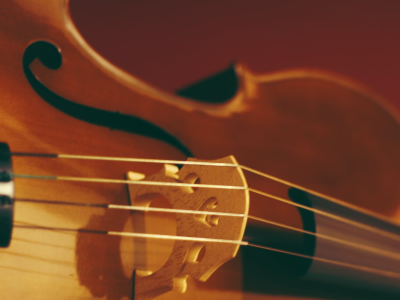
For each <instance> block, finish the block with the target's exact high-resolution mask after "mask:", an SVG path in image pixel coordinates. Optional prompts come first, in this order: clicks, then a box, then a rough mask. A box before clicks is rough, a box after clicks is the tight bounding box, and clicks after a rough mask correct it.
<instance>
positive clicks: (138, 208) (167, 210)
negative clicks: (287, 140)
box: [14, 198, 400, 260]
mask: <svg viewBox="0 0 400 300" xmlns="http://www.w3.org/2000/svg"><path fill="white" fill-rule="evenodd" d="M14 200H15V201H17V202H28V203H37V204H53V205H70V206H84V207H100V208H105V209H118V210H130V211H144V212H164V213H179V214H192V215H213V216H224V217H236V218H246V217H247V218H248V219H252V220H255V221H257V222H261V223H265V224H271V225H274V226H277V227H281V228H285V229H288V230H291V231H296V232H300V233H304V234H308V235H313V236H316V237H318V238H322V239H327V240H330V241H332V242H335V243H340V244H344V245H347V246H350V247H353V248H358V249H362V250H365V251H368V252H373V253H376V254H380V255H385V256H390V257H392V258H394V259H397V260H400V254H398V253H395V252H392V251H386V250H380V249H378V248H374V247H369V246H364V245H360V244H357V243H352V242H348V241H345V240H342V239H338V238H334V237H330V236H328V235H323V234H319V233H316V232H312V231H307V230H304V229H300V228H296V227H293V226H289V225H286V224H282V223H279V222H274V221H271V220H268V219H264V218H259V217H256V216H252V215H248V214H238V213H226V212H212V211H199V210H190V209H172V208H158V207H147V206H135V205H116V204H100V203H82V202H67V201H58V200H39V199H27V198H15V199H14Z"/></svg>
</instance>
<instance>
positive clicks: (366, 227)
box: [13, 174, 400, 241]
mask: <svg viewBox="0 0 400 300" xmlns="http://www.w3.org/2000/svg"><path fill="white" fill-rule="evenodd" d="M13 177H15V178H25V179H39V180H62V181H78V182H97V183H114V184H115V183H116V184H130V185H148V186H173V187H197V188H209V189H225V190H247V191H249V192H253V193H255V194H259V195H261V196H264V197H267V198H271V199H274V200H277V201H279V202H283V203H286V204H289V205H292V206H296V207H298V208H302V209H305V210H308V211H312V212H313V213H316V214H319V215H322V216H325V217H328V218H331V219H334V220H337V221H339V222H342V223H347V224H349V225H352V226H355V227H358V228H362V229H364V230H367V231H370V232H373V233H376V234H378V235H381V236H385V237H387V238H390V239H393V240H397V241H400V236H399V235H396V234H394V233H390V232H387V231H384V230H381V229H378V228H375V227H372V226H369V225H366V224H363V223H359V222H356V221H352V220H350V219H346V218H343V217H340V216H337V215H335V214H331V213H327V212H325V211H322V210H320V209H316V208H312V207H308V206H305V205H302V204H298V203H295V202H292V201H290V200H287V199H284V198H282V197H278V196H275V195H272V194H269V193H266V192H262V191H259V190H256V189H253V188H248V187H245V186H231V185H214V184H198V183H182V182H160V181H142V180H121V179H105V178H89V177H71V176H41V175H27V174H13Z"/></svg>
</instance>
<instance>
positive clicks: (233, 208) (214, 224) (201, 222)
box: [128, 156, 249, 300]
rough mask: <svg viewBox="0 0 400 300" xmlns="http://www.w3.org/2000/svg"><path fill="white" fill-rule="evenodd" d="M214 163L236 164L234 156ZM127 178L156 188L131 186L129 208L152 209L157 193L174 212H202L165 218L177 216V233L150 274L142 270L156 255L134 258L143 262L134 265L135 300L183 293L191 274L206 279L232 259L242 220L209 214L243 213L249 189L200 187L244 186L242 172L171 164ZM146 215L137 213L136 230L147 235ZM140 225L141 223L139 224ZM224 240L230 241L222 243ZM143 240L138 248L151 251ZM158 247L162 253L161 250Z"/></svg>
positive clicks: (239, 235)
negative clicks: (148, 183) (150, 182)
mask: <svg viewBox="0 0 400 300" xmlns="http://www.w3.org/2000/svg"><path fill="white" fill-rule="evenodd" d="M192 160H193V159H192ZM213 162H216V163H217V162H218V163H229V164H232V163H233V164H236V160H235V159H234V158H233V157H232V156H230V157H226V158H222V159H219V160H215V161H213ZM128 178H129V179H132V180H143V181H146V182H149V181H154V182H155V184H154V185H147V184H146V185H129V194H130V198H131V203H132V205H140V206H150V204H151V201H152V199H154V197H155V195H158V196H162V197H163V199H166V201H167V202H168V204H169V206H170V208H172V209H174V210H186V211H188V210H189V211H190V210H193V211H195V212H204V214H201V213H193V214H192V213H178V212H176V211H175V212H174V214H169V215H172V216H173V217H174V218H175V220H174V221H175V223H173V224H174V227H175V228H174V232H176V233H175V235H173V237H176V239H174V240H172V241H171V248H170V251H169V252H168V253H167V256H166V261H165V262H164V263H163V264H162V265H161V266H160V267H158V268H157V269H155V270H152V272H147V273H145V272H143V271H142V270H148V268H149V266H152V265H153V264H154V262H153V260H156V259H158V255H157V254H156V255H153V256H147V255H142V256H141V257H139V256H138V259H139V258H140V259H141V261H140V262H139V263H138V264H136V263H135V271H134V299H135V300H139V299H154V298H156V297H157V296H159V295H161V294H164V293H167V292H170V291H175V292H179V293H184V292H185V291H186V289H187V282H186V280H187V278H188V277H189V276H192V277H193V278H195V279H197V280H200V281H205V280H207V279H208V278H209V277H210V276H211V274H212V273H213V272H214V271H215V270H217V269H218V268H219V267H220V266H221V265H222V264H223V263H225V262H226V261H228V260H230V259H232V258H233V257H235V255H236V253H237V251H238V249H239V246H240V242H241V241H242V238H243V234H244V228H245V225H246V222H247V219H246V217H231V216H216V215H213V214H210V212H215V213H216V214H217V213H232V214H239V215H240V216H242V215H247V213H248V206H249V195H248V191H247V189H223V188H222V189H220V188H203V187H201V184H206V185H218V186H240V187H247V185H246V181H245V179H244V176H243V174H242V171H241V169H240V168H234V167H218V166H204V165H184V166H183V167H182V169H180V170H179V168H178V167H176V166H174V165H164V167H163V169H162V170H161V171H160V172H158V173H157V174H155V175H152V176H147V177H144V178H143V176H139V175H137V174H136V173H132V174H131V173H128ZM157 182H162V183H163V185H157ZM165 183H167V184H165ZM168 183H171V185H168ZM177 183H179V184H182V183H183V184H185V183H187V184H189V186H176V184H177ZM174 184H175V185H174ZM192 184H196V186H192ZM197 185H199V186H197ZM135 214H136V212H135ZM147 214H148V213H147V212H142V213H139V214H137V216H140V218H136V221H135V229H137V228H140V227H141V229H143V230H144V231H143V232H146V228H145V226H144V224H145V223H146V222H145V218H146V215H147ZM140 222H142V224H139V223H140ZM152 224H154V222H152ZM160 225H161V226H160V227H161V229H163V228H162V227H167V225H166V223H165V222H164V221H163V223H161V224H160ZM170 236H172V235H170ZM224 240H225V241H227V240H228V241H232V242H231V243H227V242H223V241H224ZM146 242H147V241H145V242H143V239H142V243H141V244H139V245H141V247H142V248H141V252H143V251H144V252H146V254H147V252H151V250H150V249H148V247H147V246H146ZM158 248H160V249H158V250H160V251H161V248H163V247H160V246H159V247H158ZM135 255H136V254H135ZM138 266H140V267H138Z"/></svg>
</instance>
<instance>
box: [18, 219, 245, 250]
mask: <svg viewBox="0 0 400 300" xmlns="http://www.w3.org/2000/svg"><path fill="white" fill-rule="evenodd" d="M14 227H16V228H25V229H41V230H51V231H67V232H79V233H93V234H103V235H114V236H125V237H133V238H144V239H156V240H174V241H190V242H203V243H220V244H233V245H239V246H246V245H247V244H248V242H245V241H240V240H227V239H214V238H202V237H191V236H180V235H165V234H154V233H139V232H123V231H105V230H92V229H73V228H62V227H44V226H34V225H19V224H15V225H14Z"/></svg>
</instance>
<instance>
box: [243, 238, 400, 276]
mask: <svg viewBox="0 0 400 300" xmlns="http://www.w3.org/2000/svg"><path fill="white" fill-rule="evenodd" d="M247 246H250V247H254V248H260V249H264V250H269V251H273V252H278V253H283V254H288V255H291V256H297V257H302V258H307V259H311V260H316V261H320V262H323V263H328V264H334V265H339V266H341V267H345V268H350V269H355V270H359V271H363V272H367V273H374V274H378V275H383V276H386V277H392V278H397V279H400V273H397V272H392V271H387V270H381V269H376V268H371V267H366V266H362V265H356V264H350V263H346V262H341V261H338V260H331V259H326V258H322V257H316V256H309V255H305V254H301V253H296V252H291V251H286V250H281V249H277V248H272V247H266V246H262V245H256V244H252V243H249V244H248V245H247Z"/></svg>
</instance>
